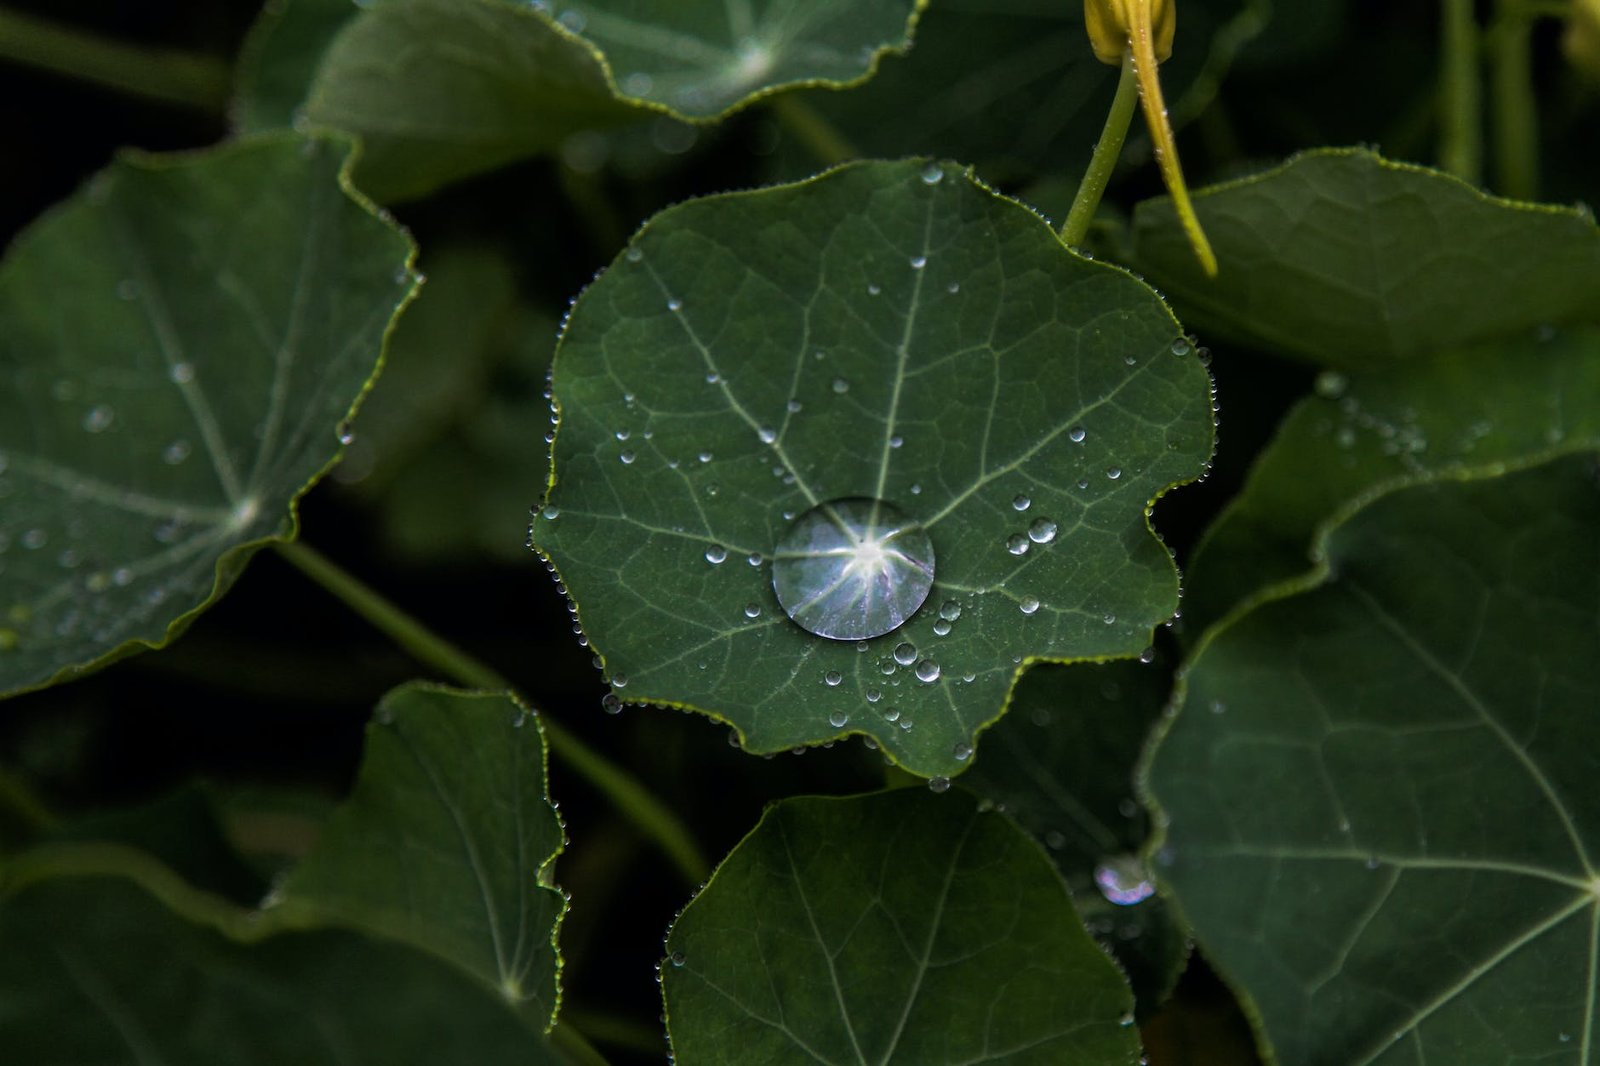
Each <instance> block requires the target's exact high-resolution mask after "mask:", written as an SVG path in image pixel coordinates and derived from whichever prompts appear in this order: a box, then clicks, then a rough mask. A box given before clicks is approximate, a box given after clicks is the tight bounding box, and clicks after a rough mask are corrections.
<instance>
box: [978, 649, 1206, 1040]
mask: <svg viewBox="0 0 1600 1066" xmlns="http://www.w3.org/2000/svg"><path fill="white" fill-rule="evenodd" d="M1171 682H1172V677H1171V674H1170V673H1169V672H1168V671H1167V670H1165V669H1162V668H1160V667H1158V666H1156V665H1153V664H1148V663H1143V662H1140V661H1138V660H1136V659H1135V660H1131V661H1122V662H1110V663H1074V664H1073V665H1071V666H1061V665H1057V664H1053V663H1044V664H1040V665H1037V666H1033V667H1031V668H1029V670H1028V671H1027V672H1026V673H1024V674H1023V675H1022V678H1021V680H1019V681H1018V682H1017V685H1016V688H1015V690H1014V691H1013V692H1012V694H1011V702H1010V705H1009V706H1008V707H1007V709H1006V715H1005V717H1004V718H1002V719H1000V721H999V722H997V723H995V725H994V726H993V727H991V728H990V729H989V730H988V731H987V732H985V733H984V735H983V747H982V748H981V749H980V751H979V756H978V758H977V759H976V760H974V763H973V767H972V769H971V770H969V771H967V773H966V774H965V775H963V777H962V779H961V782H962V784H963V785H965V786H966V787H968V788H970V789H971V790H972V791H974V792H976V793H977V794H979V795H981V796H983V797H984V798H985V799H987V800H990V801H992V802H993V803H995V804H997V805H998V806H999V807H1000V808H1001V809H1003V810H1004V811H1005V812H1006V813H1007V814H1009V815H1010V816H1011V817H1012V818H1014V819H1016V821H1017V823H1018V824H1019V825H1021V826H1022V827H1023V828H1025V829H1027V830H1028V831H1029V832H1030V833H1032V834H1033V835H1034V837H1035V838H1036V839H1038V840H1041V841H1043V842H1044V844H1045V847H1046V848H1048V849H1049V853H1050V857H1051V859H1053V860H1054V861H1055V864H1056V867H1057V868H1058V869H1060V871H1061V873H1062V876H1063V877H1065V878H1066V881H1067V884H1068V885H1069V886H1070V887H1071V889H1072V892H1073V896H1074V898H1075V899H1076V900H1077V901H1078V906H1079V909H1080V910H1082V911H1083V914H1084V919H1085V921H1086V922H1087V924H1088V927H1089V931H1090V932H1092V933H1094V934H1095V936H1096V937H1098V938H1099V939H1100V940H1101V942H1102V943H1103V944H1104V945H1105V947H1106V949H1107V950H1108V951H1110V952H1111V953H1112V955H1113V956H1114V957H1115V958H1116V959H1117V961H1118V963H1119V964H1120V965H1121V966H1122V969H1123V972H1124V973H1125V974H1127V976H1128V979H1129V982H1130V983H1131V984H1132V985H1133V989H1134V994H1135V999H1136V1000H1137V1001H1138V1003H1139V1011H1140V1015H1141V1017H1143V1016H1144V1015H1145V1014H1146V1013H1147V1012H1149V1011H1151V1010H1153V1009H1154V1008H1155V1007H1156V1006H1157V1005H1158V1004H1159V1003H1160V1002H1161V1000H1163V999H1164V998H1166V996H1167V995H1168V994H1169V993H1170V992H1171V991H1172V987H1173V985H1174V984H1175V983H1176V982H1177V979H1178V975H1179V974H1180V973H1181V972H1182V970H1183V965H1184V962H1185V961H1186V960H1187V958H1188V955H1189V945H1188V936H1187V931H1186V930H1185V929H1184V927H1183V924H1182V922H1181V921H1178V920H1177V919H1176V917H1175V916H1174V915H1172V914H1170V913H1169V911H1168V908H1167V906H1166V904H1165V902H1164V901H1162V900H1161V899H1159V898H1156V897H1155V896H1154V895H1153V894H1154V892H1155V886H1154V882H1153V880H1152V879H1151V877H1150V875H1149V873H1148V871H1147V870H1145V868H1144V862H1143V860H1142V859H1141V858H1140V857H1139V854H1138V853H1139V851H1140V849H1141V848H1142V846H1143V845H1144V842H1145V839H1146V837H1147V836H1148V833H1149V820H1148V818H1147V817H1146V816H1145V811H1144V808H1143V807H1142V806H1141V805H1140V804H1139V803H1138V802H1137V801H1136V800H1135V799H1134V767H1135V764H1136V763H1137V762H1138V760H1139V755H1140V753H1141V752H1142V751H1143V750H1144V746H1145V739H1146V737H1147V736H1148V735H1149V732H1150V729H1151V727H1152V726H1154V725H1155V723H1156V721H1157V720H1158V719H1159V718H1160V715H1161V711H1162V708H1163V707H1165V706H1166V703H1167V696H1168V693H1169V690H1170V688H1171Z"/></svg>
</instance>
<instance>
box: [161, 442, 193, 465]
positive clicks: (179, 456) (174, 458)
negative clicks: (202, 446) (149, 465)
mask: <svg viewBox="0 0 1600 1066" xmlns="http://www.w3.org/2000/svg"><path fill="white" fill-rule="evenodd" d="M187 458H189V442H188V441H186V440H175V441H173V442H172V443H171V444H169V445H167V446H166V447H165V448H163V449H161V461H162V462H163V463H166V464H167V465H168V466H177V465H178V464H179V463H181V462H183V461H184V460H185V459H187Z"/></svg>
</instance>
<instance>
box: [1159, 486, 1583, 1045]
mask: <svg viewBox="0 0 1600 1066" xmlns="http://www.w3.org/2000/svg"><path fill="white" fill-rule="evenodd" d="M1595 475H1596V470H1595V460H1594V456H1593V455H1592V454H1590V455H1585V456H1577V457H1568V458H1564V459H1560V460H1556V461H1554V462H1552V463H1550V464H1547V465H1545V466H1543V467H1539V468H1537V469H1534V470H1531V471H1525V472H1520V473H1515V474H1508V475H1506V476H1503V477H1499V478H1491V479H1479V480H1474V481H1466V482H1453V481H1439V482H1435V483H1431V484H1427V485H1422V486H1418V487H1413V488H1407V489H1402V490H1399V491H1396V492H1394V493H1392V494H1391V495H1388V496H1385V497H1384V498H1383V499H1381V500H1379V501H1377V502H1375V503H1373V504H1372V505H1371V506H1369V507H1367V508H1366V509H1364V510H1361V511H1359V512H1357V513H1356V514H1355V515H1354V516H1353V517H1352V518H1351V519H1350V520H1349V521H1348V522H1346V523H1345V524H1344V525H1342V526H1340V527H1338V528H1337V529H1334V530H1333V531H1332V532H1331V533H1330V534H1329V535H1328V536H1327V537H1326V540H1325V545H1324V548H1325V550H1324V555H1325V558H1326V565H1325V567H1324V568H1323V570H1322V572H1321V573H1319V574H1318V575H1317V577H1316V578H1315V579H1313V580H1310V581H1307V582H1303V583H1299V584H1291V585H1286V586H1284V587H1282V588H1281V589H1280V590H1279V595H1280V596H1281V597H1282V598H1280V599H1276V600H1274V601H1272V602H1268V603H1266V604H1265V605H1263V606H1261V607H1259V608H1257V609H1256V610H1253V611H1250V612H1249V613H1246V614H1244V615H1242V616H1240V617H1238V618H1237V619H1236V620H1235V621H1233V622H1231V623H1230V624H1227V625H1224V626H1222V627H1220V628H1219V629H1218V630H1214V631H1213V635H1212V636H1211V637H1210V638H1209V639H1207V640H1206V641H1205V642H1204V643H1203V644H1202V646H1201V648H1200V649H1199V651H1198V652H1197V653H1196V655H1195V657H1194V659H1193V661H1192V664H1191V666H1190V668H1189V671H1188V675H1187V686H1186V691H1185V692H1184V693H1183V696H1182V708H1183V709H1182V713H1181V714H1180V715H1179V717H1178V718H1177V720H1176V722H1175V724H1174V725H1173V726H1172V727H1171V729H1170V731H1169V732H1168V734H1167V735H1166V737H1165V738H1164V739H1163V740H1162V741H1161V743H1160V744H1159V746H1158V747H1157V748H1156V749H1155V754H1154V757H1153V762H1152V765H1151V766H1150V769H1149V777H1148V786H1149V790H1150V793H1151V795H1152V797H1153V799H1154V800H1156V801H1157V802H1158V803H1159V804H1160V807H1161V809H1162V810H1163V811H1164V812H1165V816H1166V817H1168V818H1170V825H1169V826H1168V827H1167V830H1166V839H1165V842H1164V844H1163V845H1162V848H1161V850H1160V851H1159V852H1158V853H1157V854H1158V861H1159V862H1160V863H1161V864H1162V866H1163V869H1162V870H1161V877H1162V879H1163V881H1164V882H1165V883H1166V885H1167V886H1168V887H1169V888H1170V889H1171V891H1172V892H1173V894H1174V895H1175V897H1176V899H1177V901H1178V902H1179V903H1180V904H1181V906H1182V907H1183V909H1184V911H1185V912H1186V913H1187V914H1188V916H1189V917H1190V918H1191V919H1192V921H1193V923H1194V928H1195V930H1196V933H1197V935H1198V937H1199V939H1200V942H1201V945H1202V947H1203V948H1204V949H1205V951H1206V954H1207V956H1208V957H1209V958H1210V959H1212V960H1213V961H1214V962H1215V963H1216V964H1217V965H1218V966H1219V967H1220V969H1221V970H1222V971H1223V972H1224V973H1225V974H1227V975H1228V976H1229V978H1230V979H1231V980H1232V981H1233V982H1234V983H1235V984H1236V987H1238V988H1239V989H1241V990H1242V991H1243V992H1245V993H1246V994H1247V995H1248V996H1249V997H1250V998H1251V999H1252V1000H1253V1001H1254V1005H1255V1008H1256V1011H1257V1013H1258V1017H1259V1019H1260V1024H1261V1026H1262V1028H1263V1030H1264V1032H1265V1034H1266V1036H1268V1037H1269V1038H1270V1039H1271V1042H1272V1044H1273V1046H1274V1047H1275V1049H1276V1052H1277V1061H1279V1062H1283V1063H1291V1062H1292V1063H1304V1064H1306V1066H1323V1064H1328V1066H1334V1064H1338V1066H1345V1064H1351V1066H1353V1064H1356V1063H1361V1064H1391V1063H1395V1064H1398V1063H1422V1062H1448V1063H1451V1064H1453V1066H1477V1064H1489V1063H1494V1064H1500V1063H1507V1062H1514V1061H1516V1062H1531V1061H1535V1060H1540V1059H1544V1060H1548V1061H1553V1062H1562V1061H1571V1062H1579V1061H1582V1060H1584V1059H1586V1058H1587V1056H1588V1054H1589V1049H1590V1046H1591V1043H1592V1041H1593V1040H1594V1038H1595V1033H1594V1021H1595V1010H1596V1003H1595V988H1596V969H1595V967H1596V954H1595V943H1596V935H1595V934H1596V929H1597V928H1600V871H1597V869H1596V866H1595V861H1594V859H1593V858H1592V856H1593V854H1594V852H1593V851H1592V850H1591V849H1594V848H1596V841H1597V835H1600V807H1597V806H1596V804H1595V802H1594V782H1595V777H1596V769H1597V766H1596V760H1595V752H1596V750H1597V749H1600V730H1597V719H1596V717H1595V713H1594V712H1595V708H1596V707H1600V675H1597V674H1596V673H1595V670H1594V666H1593V664H1594V657H1595V651H1596V648H1600V600H1597V599H1596V594H1597V590H1600V554H1597V552H1596V546H1597V541H1596V537H1595V530H1596V529H1600V491H1597V486H1596V480H1595ZM1297 590H1303V591H1297Z"/></svg>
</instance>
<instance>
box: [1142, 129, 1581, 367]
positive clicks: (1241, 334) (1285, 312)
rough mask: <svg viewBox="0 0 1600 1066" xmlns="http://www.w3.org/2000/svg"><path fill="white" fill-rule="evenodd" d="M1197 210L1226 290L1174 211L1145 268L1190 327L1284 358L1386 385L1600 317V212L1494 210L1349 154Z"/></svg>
mask: <svg viewBox="0 0 1600 1066" xmlns="http://www.w3.org/2000/svg"><path fill="white" fill-rule="evenodd" d="M1194 203H1195V212H1196V213H1197V214H1198V215H1199V218H1200V222H1201V224H1202V225H1203V226H1204V227H1205V230H1206V232H1207V233H1208V234H1209V235H1210V237H1211V242H1212V244H1213V246H1214V247H1215V249H1216V253H1217V258H1218V260H1219V261H1220V262H1221V264H1222V268H1221V273H1220V274H1219V276H1218V277H1217V278H1216V279H1215V280H1214V281H1213V280H1210V279H1207V278H1206V277H1205V276H1204V275H1203V274H1202V273H1201V272H1200V270H1199V268H1198V266H1197V265H1196V264H1195V263H1194V256H1193V254H1192V253H1191V252H1190V251H1189V248H1188V246H1187V245H1186V243H1185V242H1184V240H1183V236H1182V232H1181V231H1180V230H1179V229H1178V228H1177V226H1176V225H1175V224H1174V220H1173V214H1172V206H1171V204H1170V203H1169V202H1168V201H1166V200H1154V201H1147V202H1145V203H1142V204H1140V205H1139V208H1138V210H1137V211H1136V212H1135V216H1134V242H1135V244H1134V259H1135V261H1136V263H1137V266H1138V268H1139V269H1140V270H1141V271H1143V272H1144V274H1145V276H1146V277H1148V278H1149V279H1150V281H1151V283H1152V284H1154V285H1156V286H1157V287H1158V288H1160V289H1161V290H1162V291H1163V292H1165V293H1167V294H1168V295H1169V296H1170V298H1171V299H1172V301H1173V303H1174V305H1175V306H1176V307H1177V309H1178V311H1179V312H1180V313H1182V314H1183V315H1184V319H1185V322H1186V323H1187V324H1188V325H1190V326H1191V327H1193V328H1196V329H1199V330H1202V331H1214V332H1215V333H1216V334H1217V335H1218V336H1225V337H1229V338H1232V339H1234V340H1237V341H1239V342H1241V343H1245V344H1249V345H1251V346H1253V347H1257V348H1260V349H1261V350H1263V351H1266V352H1270V353H1273V354H1277V355H1282V356H1286V357H1291V358H1295V359H1301V360H1305V361H1307V362H1312V363H1316V364H1319V365H1322V366H1327V367H1333V368H1337V369H1341V370H1361V369H1373V368H1378V367H1382V366H1385V365H1388V364H1391V363H1393V362H1395V361H1397V360H1406V359H1415V358H1418V357H1422V356H1426V355H1429V354H1431V353H1437V352H1443V351H1448V350H1451V349H1453V348H1455V347H1457V346H1459V345H1461V344H1464V343H1476V342H1480V341H1486V340H1492V339H1497V338H1502V337H1511V336H1518V335H1521V334H1524V333H1526V332H1528V331H1529V330H1532V329H1534V328H1536V327H1538V326H1553V325H1562V324H1569V323H1577V322H1591V323H1592V322H1595V321H1596V319H1597V317H1600V310H1597V308H1600V229H1597V228H1596V226H1595V223H1594V218H1593V216H1592V215H1591V214H1589V213H1588V212H1586V211H1581V210H1578V209H1569V208H1557V207H1550V206H1546V205H1538V204H1525V203H1514V202H1512V201H1508V200H1499V199H1495V198H1493V197H1488V196H1485V195H1483V194H1482V193H1480V192H1478V191H1477V190H1475V189H1473V188H1471V187H1470V186H1468V185H1465V184H1463V183H1461V182H1459V181H1457V180H1455V179H1454V178H1450V177H1447V176H1445V175H1443V174H1440V173H1438V172H1437V171H1430V170H1426V169H1424V168H1421V167H1415V166H1410V165H1406V164H1401V163H1394V162H1390V161H1388V160H1385V159H1381V158H1379V157H1378V156H1376V155H1374V154H1373V153H1371V152H1367V151H1361V150H1351V149H1319V150H1317V151H1313V152H1307V153H1305V154H1303V155H1300V156H1296V157H1295V158H1294V159H1292V160H1291V161H1290V162H1289V163H1287V164H1285V165H1284V166H1282V167H1280V168H1278V169H1276V170H1270V171H1267V172H1266V173H1264V174H1259V175H1256V176H1254V177H1250V178H1246V179H1244V180H1242V181H1238V182H1233V183H1230V184H1226V185H1219V186H1215V187H1213V188H1210V189H1202V190H1199V191H1198V192H1196V193H1195V197H1194ZM1507 263H1516V264H1517V268H1516V269H1515V270H1513V271H1508V270H1507V269H1506V264H1507Z"/></svg>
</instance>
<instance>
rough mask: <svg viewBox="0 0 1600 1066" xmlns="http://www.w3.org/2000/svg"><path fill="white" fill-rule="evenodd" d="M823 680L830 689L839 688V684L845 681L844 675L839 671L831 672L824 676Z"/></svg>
mask: <svg viewBox="0 0 1600 1066" xmlns="http://www.w3.org/2000/svg"><path fill="white" fill-rule="evenodd" d="M822 680H823V683H824V684H826V685H827V686H828V687H829V688H837V687H838V685H839V683H840V682H841V681H843V680H844V675H843V674H841V673H840V672H839V671H837V670H829V671H828V672H827V673H825V674H823V675H822Z"/></svg>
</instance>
